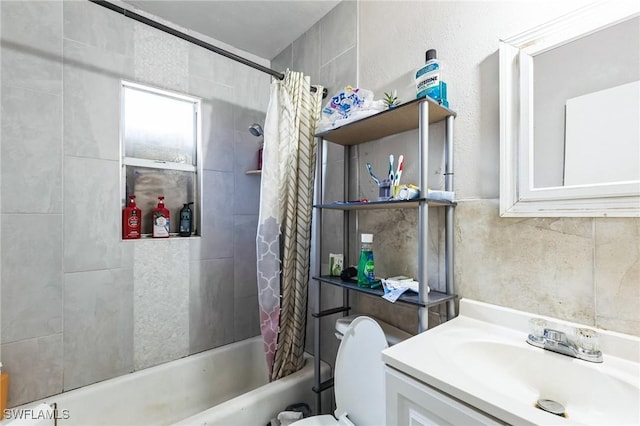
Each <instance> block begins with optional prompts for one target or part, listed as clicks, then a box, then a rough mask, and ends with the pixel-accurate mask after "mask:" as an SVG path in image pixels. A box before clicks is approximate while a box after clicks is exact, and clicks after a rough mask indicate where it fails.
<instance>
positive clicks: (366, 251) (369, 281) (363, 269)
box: [358, 234, 376, 288]
mask: <svg viewBox="0 0 640 426" xmlns="http://www.w3.org/2000/svg"><path fill="white" fill-rule="evenodd" d="M360 242H361V248H360V261H359V262H358V287H364V288H371V287H374V283H375V280H376V276H375V273H374V269H375V268H374V263H373V234H362V235H361V236H360Z"/></svg>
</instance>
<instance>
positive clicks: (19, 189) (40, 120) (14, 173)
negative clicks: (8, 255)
mask: <svg viewBox="0 0 640 426" xmlns="http://www.w3.org/2000/svg"><path fill="white" fill-rule="evenodd" d="M61 118H62V97H61V96H57V95H48V94H45V93H42V92H34V91H32V90H28V89H22V88H14V87H5V88H4V89H3V93H2V196H3V198H4V200H5V203H4V204H3V210H2V211H3V213H62V122H61ZM6 201H9V202H6Z"/></svg>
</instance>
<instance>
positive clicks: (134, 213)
mask: <svg viewBox="0 0 640 426" xmlns="http://www.w3.org/2000/svg"><path fill="white" fill-rule="evenodd" d="M141 221H142V211H141V210H140V209H139V208H138V207H137V206H136V196H135V195H129V203H128V204H127V206H126V207H125V208H124V209H122V238H123V239H125V240H134V239H137V238H140V227H141V225H142V222H141Z"/></svg>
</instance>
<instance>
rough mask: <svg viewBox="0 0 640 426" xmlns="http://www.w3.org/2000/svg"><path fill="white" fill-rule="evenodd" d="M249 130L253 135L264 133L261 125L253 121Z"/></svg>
mask: <svg viewBox="0 0 640 426" xmlns="http://www.w3.org/2000/svg"><path fill="white" fill-rule="evenodd" d="M249 132H251V134H252V135H253V136H262V135H263V134H264V131H263V130H262V126H261V125H259V124H258V123H253V124H252V125H251V127H249Z"/></svg>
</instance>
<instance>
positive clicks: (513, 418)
mask: <svg viewBox="0 0 640 426" xmlns="http://www.w3.org/2000/svg"><path fill="white" fill-rule="evenodd" d="M460 306H461V312H460V315H459V316H458V317H457V318H455V319H453V320H451V321H449V322H447V323H445V324H443V325H440V326H438V327H435V328H433V329H431V330H429V331H427V332H425V333H422V334H420V335H418V336H415V337H413V338H411V339H409V340H407V341H405V342H402V343H400V344H398V345H395V346H393V347H391V348H389V349H387V350H385V351H384V352H383V360H384V361H385V362H386V363H387V364H389V365H390V366H392V367H394V368H396V369H398V370H400V371H403V372H405V373H406V374H408V375H410V376H413V377H415V378H417V379H418V380H420V381H422V382H424V383H426V384H428V385H431V386H433V387H435V388H437V389H440V390H441V391H444V392H445V393H448V394H450V395H451V396H454V397H456V398H458V399H460V400H462V401H463V402H466V403H467V404H469V405H472V406H474V407H476V408H478V409H480V410H481V411H484V412H486V413H488V414H491V415H492V416H494V417H496V418H498V419H500V420H502V421H505V422H507V423H512V424H513V423H515V424H594V425H603V424H607V425H613V424H619V425H623V424H625V425H627V424H628V425H638V424H640V339H638V338H637V337H633V336H626V335H622V334H619V333H611V332H607V331H604V330H596V331H598V333H599V334H600V336H601V348H602V352H603V354H604V362H603V363H591V362H587V361H583V360H578V359H575V358H571V357H568V356H565V355H561V354H557V353H554V352H550V351H548V350H544V349H540V348H537V347H534V346H531V345H529V344H527V343H526V337H527V321H528V319H529V318H531V317H533V316H535V315H532V314H528V313H526V312H521V311H515V310H512V309H506V308H501V307H495V306H492V305H487V304H484V303H480V302H475V301H470V300H468V299H463V300H462V301H461V302H460ZM547 320H548V321H549V322H557V323H559V324H561V325H562V326H578V324H575V325H571V324H570V323H567V322H564V321H560V320H555V319H552V318H547ZM539 399H549V400H553V401H555V402H557V403H560V404H562V405H563V406H564V409H565V411H564V413H565V415H564V417H561V416H557V415H555V414H551V413H548V412H545V411H543V410H541V409H540V408H537V407H536V402H537V401H538V400H539Z"/></svg>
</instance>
